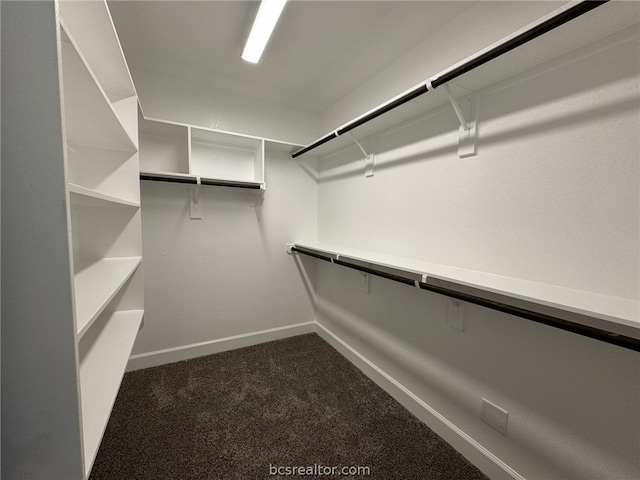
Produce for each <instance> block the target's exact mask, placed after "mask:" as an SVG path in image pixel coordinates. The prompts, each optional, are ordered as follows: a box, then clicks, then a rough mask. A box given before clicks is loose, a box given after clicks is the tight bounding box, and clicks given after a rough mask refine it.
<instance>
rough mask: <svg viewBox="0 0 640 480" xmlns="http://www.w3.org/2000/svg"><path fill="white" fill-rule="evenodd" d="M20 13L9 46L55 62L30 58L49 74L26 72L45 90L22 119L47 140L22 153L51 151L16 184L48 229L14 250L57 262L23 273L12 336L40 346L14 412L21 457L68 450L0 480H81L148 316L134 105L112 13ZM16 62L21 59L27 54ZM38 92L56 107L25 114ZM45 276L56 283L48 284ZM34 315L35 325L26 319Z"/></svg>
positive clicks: (28, 212) (9, 470) (38, 7)
mask: <svg viewBox="0 0 640 480" xmlns="http://www.w3.org/2000/svg"><path fill="white" fill-rule="evenodd" d="M20 3H22V2H20ZM24 3H25V5H24V6H23V5H13V6H12V7H11V8H9V9H7V10H8V12H9V15H10V16H11V19H10V20H9V22H11V24H12V25H15V30H13V35H15V36H16V37H17V36H19V35H22V36H23V38H22V39H18V38H12V40H15V42H14V43H19V42H20V41H23V42H24V41H27V42H29V43H28V45H29V49H34V50H39V51H40V50H41V51H42V52H43V53H42V54H41V55H42V56H43V57H45V60H44V61H40V60H36V61H34V60H33V59H32V60H31V62H32V63H31V65H40V66H39V67H38V68H39V70H37V71H36V70H34V69H33V67H32V69H31V70H30V69H29V68H25V69H24V70H22V71H21V73H20V75H22V76H23V78H21V79H20V82H21V83H25V84H28V82H31V83H35V82H41V84H40V85H36V86H33V85H32V86H31V87H30V89H28V88H26V87H25V90H24V92H25V93H23V95H24V97H23V98H21V104H22V105H25V107H24V111H29V110H28V109H29V108H32V109H33V111H36V110H37V109H38V108H39V109H40V110H41V112H40V115H39V116H41V117H43V118H44V119H43V120H42V121H41V122H40V121H39V120H38V118H37V116H36V120H37V121H38V125H39V127H40V128H41V130H42V131H41V132H40V136H39V138H38V140H37V142H33V140H31V139H27V140H26V142H27V144H28V143H31V142H33V143H35V144H37V145H38V146H39V147H40V148H42V150H43V151H44V152H46V153H45V154H44V155H40V156H39V157H33V156H30V155H29V153H28V152H27V153H26V154H24V155H23V158H19V159H20V161H21V162H22V166H21V169H20V170H16V172H18V173H16V174H15V182H16V183H23V184H24V182H25V180H24V179H22V178H20V176H21V175H25V176H27V178H28V180H27V182H28V183H29V189H28V190H30V191H32V192H33V196H32V197H31V198H30V199H28V198H26V197H25V201H23V202H18V205H19V207H18V208H19V209H21V212H20V213H21V215H22V216H23V217H24V218H25V219H29V222H31V223H38V231H37V233H34V232H31V233H30V234H28V235H27V234H23V235H22V237H24V245H20V239H18V240H17V243H16V245H17V247H16V248H18V249H19V250H18V251H19V252H22V255H23V256H25V257H34V258H35V257H37V256H38V255H46V253H47V248H48V247H49V244H50V248H51V251H50V253H49V256H50V257H52V258H53V257H55V259H56V261H55V262H54V261H49V260H48V259H47V258H46V257H44V256H43V258H41V259H40V261H39V263H38V266H37V268H34V267H29V263H28V262H26V261H25V262H24V265H23V266H22V267H21V268H20V275H21V281H24V282H25V283H26V284H27V285H29V286H30V288H31V289H27V293H25V294H24V295H17V296H16V298H15V300H14V306H13V309H14V311H16V312H22V313H20V314H19V320H20V322H19V323H16V322H15V321H12V325H14V326H15V325H20V326H19V328H23V329H25V331H28V332H31V333H30V335H31V337H32V342H27V343H25V344H24V345H21V347H20V348H21V349H22V356H18V355H16V356H15V357H14V359H13V363H11V366H10V369H11V371H12V372H18V371H19V372H23V373H22V375H23V376H25V377H26V378H27V380H28V382H29V389H26V390H23V391H20V393H16V394H15V395H16V396H15V398H12V401H11V402H7V405H8V408H9V411H11V412H12V413H10V416H12V417H13V418H15V420H14V421H15V424H14V425H12V426H11V427H10V428H11V429H12V434H11V438H13V439H15V440H14V441H15V442H16V445H23V446H24V447H23V448H27V446H28V445H32V444H36V443H37V442H38V441H39V440H38V439H47V440H46V442H51V443H52V444H55V445H59V447H54V449H53V450H50V451H48V453H47V454H46V455H38V453H37V452H36V451H34V452H32V453H31V454H30V455H29V459H28V462H21V461H20V460H19V459H16V460H12V459H9V460H7V459H6V458H3V473H6V474H7V476H8V477H11V478H65V479H69V480H75V479H83V480H84V479H86V478H88V477H89V474H90V472H91V467H92V465H93V462H94V459H95V456H96V453H97V451H98V448H99V445H100V441H101V439H102V435H103V433H104V430H105V428H106V425H107V422H108V419H109V415H110V413H111V409H112V407H113V404H114V401H115V398H116V395H117V392H118V389H119V387H120V382H121V380H122V377H123V375H124V371H125V366H126V363H127V361H128V358H129V355H130V352H131V349H132V347H133V343H134V341H135V338H136V335H137V332H138V330H139V329H140V326H141V323H142V318H143V314H144V304H143V288H142V285H143V283H142V266H141V264H142V236H141V215H140V185H139V178H138V176H139V155H138V126H137V120H138V113H137V109H138V102H137V94H136V91H135V88H134V85H133V82H132V80H131V76H130V73H129V70H128V68H127V65H126V61H125V59H124V56H123V53H122V50H121V47H120V44H119V41H118V38H117V34H116V31H115V28H114V26H113V22H112V19H111V15H110V13H109V10H108V6H107V4H106V2H104V1H72V0H59V1H57V2H55V3H54V2H37V3H35V4H32V5H27V4H31V3H32V2H24ZM3 14H5V9H4V6H3ZM3 19H4V18H3ZM6 25H7V24H5V23H4V22H3V37H4V33H5V32H4V27H5V26H6ZM53 26H55V30H54V29H53V28H52V27H53ZM12 53H13V52H12ZM56 53H57V55H56ZM4 54H5V50H4V49H3V55H4ZM13 54H14V55H15V56H16V58H21V56H23V55H24V52H23V51H16V52H15V53H13ZM33 55H34V56H37V55H38V54H36V53H34V54H33ZM52 58H53V59H55V62H54V61H52ZM3 60H4V59H3ZM20 61H21V60H20ZM25 62H27V63H28V61H27V60H25ZM3 65H4V62H3ZM34 78H36V79H37V80H34ZM20 82H18V83H20ZM42 85H52V86H53V87H54V88H52V89H50V90H49V91H48V95H49V97H48V98H45V99H40V100H39V103H36V101H35V100H34V101H33V102H34V105H33V106H26V105H31V104H30V103H29V102H30V101H31V99H30V98H28V96H30V95H35V93H34V92H40V91H41V90H42V89H43V88H44V87H43V86H42ZM58 87H59V88H58ZM3 90H4V85H3ZM3 95H4V91H3ZM52 97H55V98H52ZM26 115H27V114H25V118H26ZM32 121H33V120H32ZM17 124H18V121H16V125H17ZM21 127H22V130H24V125H21ZM31 136H32V135H31ZM30 148H31V147H30ZM3 170H4V169H3ZM45 170H46V172H47V173H46V174H44V173H43V172H44V171H45ZM3 174H4V172H3ZM13 180H14V179H13V178H12V181H13ZM60 180H62V181H60ZM27 194H28V192H25V195H27ZM9 198H10V197H9ZM52 204H53V207H52V208H53V210H51V211H48V210H47V209H49V206H50V205H52ZM47 212H48V213H47ZM38 219H39V221H38ZM61 226H62V227H61ZM16 235H17V234H16ZM27 237H28V239H27ZM38 245H40V246H38ZM65 247H66V248H65ZM65 250H66V251H65ZM25 253H26V255H25ZM67 258H68V260H67ZM12 276H14V277H15V275H12ZM41 278H48V279H49V281H48V282H47V283H46V284H43V283H39V279H41ZM23 290H24V288H23ZM56 305H58V306H62V307H61V308H58V309H56V308H55V306H56ZM34 309H35V310H37V314H33V312H32V313H28V312H29V311H33V310H34ZM3 327H4V324H3ZM16 328H17V327H16ZM35 332H38V335H41V337H42V338H40V337H38V336H37V335H35ZM47 337H48V338H47ZM22 338H28V335H27V336H26V337H25V335H24V334H16V335H15V339H16V341H17V342H19V341H20V340H21V339H22ZM47 341H48V344H47ZM35 359H42V360H41V361H40V360H38V361H35ZM38 362H40V363H38ZM4 367H5V364H3V368H4ZM24 372H27V373H26V374H25V373H24ZM14 374H15V373H14ZM61 399H62V400H61ZM3 400H4V398H3ZM12 405H15V406H16V407H15V408H14V410H11V408H12ZM4 407H5V405H4V404H3V408H4ZM41 412H47V413H46V416H48V417H52V416H55V418H56V420H50V419H49V418H41V415H42V413H41ZM14 414H15V415H14ZM29 417H32V418H29ZM4 427H5V425H4V424H3V428H4ZM3 440H4V439H3ZM29 448H30V447H29Z"/></svg>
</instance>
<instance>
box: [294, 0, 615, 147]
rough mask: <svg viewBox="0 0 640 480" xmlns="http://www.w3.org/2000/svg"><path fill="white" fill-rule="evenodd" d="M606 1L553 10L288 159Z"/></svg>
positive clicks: (588, 0) (593, 0) (591, 1)
mask: <svg viewBox="0 0 640 480" xmlns="http://www.w3.org/2000/svg"><path fill="white" fill-rule="evenodd" d="M608 1H609V0H584V1H582V2H580V3H577V4H572V5H570V6H565V7H562V8H560V9H558V10H555V11H554V12H552V13H551V14H549V15H548V16H546V17H543V18H542V19H540V20H538V21H537V22H535V23H533V24H531V25H530V26H529V27H526V28H524V29H523V30H520V31H518V32H516V33H515V34H513V35H511V36H509V37H506V38H504V39H503V40H502V41H500V42H499V43H497V44H494V45H492V46H490V47H488V48H486V49H484V50H481V51H480V52H478V53H476V54H475V55H473V56H471V57H469V58H467V59H466V60H463V61H462V62H460V63H458V64H456V65H453V66H451V67H449V68H447V69H445V70H443V71H442V72H440V73H439V74H437V75H434V76H433V77H431V78H430V79H428V80H427V81H425V82H424V83H421V84H419V85H416V86H415V87H413V88H411V89H410V90H408V91H406V92H404V93H402V94H400V95H399V96H397V97H394V98H393V99H391V100H389V101H388V102H386V103H383V104H382V105H380V106H378V107H377V108H375V109H373V110H371V111H370V112H368V113H366V114H364V115H362V116H360V117H358V118H356V119H355V120H352V121H351V122H349V123H347V124H345V125H343V126H342V127H340V128H338V129H337V130H335V131H334V132H331V133H329V134H327V135H325V136H324V137H321V138H319V139H318V140H316V141H315V142H313V143H312V144H310V145H307V146H306V147H304V148H301V149H300V150H296V151H295V152H293V153H292V154H291V158H296V157H298V156H300V155H303V154H305V153H307V152H309V151H311V150H313V149H314V148H317V147H319V146H321V145H324V144H325V143H327V142H329V141H331V140H333V139H334V138H337V137H339V136H340V135H343V134H345V133H347V132H349V131H350V130H353V129H354V128H357V127H359V126H361V125H363V124H365V123H367V122H369V121H371V120H373V119H374V118H377V117H379V116H380V115H382V114H384V113H386V112H388V111H390V110H393V109H395V108H397V107H399V106H401V105H403V104H405V103H407V102H409V101H411V100H413V99H414V98H417V97H419V96H420V95H423V94H425V93H427V92H428V91H429V90H433V89H435V88H437V87H439V86H440V85H443V84H445V83H447V82H450V81H451V80H453V79H455V78H457V77H459V76H461V75H463V74H465V73H467V72H469V71H470V70H473V69H474V68H477V67H479V66H481V65H483V64H485V63H487V62H489V61H490V60H493V59H494V58H497V57H499V56H500V55H503V54H505V53H507V52H509V51H511V50H513V49H514V48H517V47H519V46H521V45H524V44H525V43H527V42H530V41H531V40H533V39H535V38H537V37H539V36H540V35H543V34H545V33H547V32H549V31H551V30H553V29H555V28H557V27H559V26H561V25H564V24H565V23H567V22H569V21H571V20H573V19H575V18H577V17H579V16H581V15H583V14H585V13H587V12H590V11H591V10H593V9H594V8H596V7H599V6H600V5H603V4H605V3H607V2H608Z"/></svg>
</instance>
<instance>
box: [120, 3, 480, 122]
mask: <svg viewBox="0 0 640 480" xmlns="http://www.w3.org/2000/svg"><path fill="white" fill-rule="evenodd" d="M472 3H473V2H462V1H328V0H324V1H302V0H291V1H289V3H288V4H287V5H286V6H285V9H284V11H283V13H282V17H281V18H280V22H279V23H278V25H277V26H276V30H275V32H274V34H273V36H272V37H271V40H270V42H269V44H268V45H267V48H266V50H265V52H264V54H263V56H262V59H261V60H260V63H259V64H257V65H256V64H250V63H246V62H244V61H243V60H242V59H241V58H240V52H241V49H242V46H243V44H244V40H245V38H246V36H247V34H248V30H249V28H250V26H251V23H252V21H253V17H254V15H255V11H256V9H257V2H255V1H243V0H233V1H219V0H218V1H176V2H173V1H149V0H147V1H112V2H110V3H109V7H110V9H111V13H112V16H113V20H114V23H115V25H116V29H117V31H118V35H119V37H120V41H121V43H122V47H123V50H124V52H125V55H126V57H127V60H128V62H129V65H130V67H131V68H132V69H140V70H147V71H151V72H155V73H158V74H162V75H167V76H170V77H174V78H179V79H185V80H190V81H195V82H199V83H206V84H209V85H211V86H214V87H216V88H220V89H223V90H225V91H227V90H228V91H233V92H236V93H241V94H246V95H250V96H252V97H258V98H261V99H264V100H269V101H272V102H277V103H281V104H285V105H288V106H291V107H295V108H299V109H302V110H306V111H311V112H317V113H320V112H322V111H323V110H325V109H326V108H328V107H330V106H331V105H333V104H334V103H336V102H337V101H338V100H340V99H341V98H342V97H344V96H345V95H346V94H348V93H349V92H351V91H352V90H354V89H355V88H356V87H357V86H358V85H360V84H362V83H364V82H365V81H366V80H367V79H368V78H369V77H371V76H372V75H375V74H376V73H377V72H379V71H381V70H382V69H384V68H385V67H386V66H388V65H389V64H391V63H392V62H393V61H394V60H396V59H397V58H398V57H399V56H401V55H402V54H403V53H404V52H406V51H407V50H409V49H410V48H412V47H414V46H415V45H417V44H418V43H420V42H421V41H422V40H424V39H425V38H426V37H428V36H429V35H430V34H431V33H433V32H434V31H435V30H437V29H438V28H439V27H440V26H442V25H444V24H445V23H447V22H448V21H450V20H451V19H452V18H454V17H455V16H456V15H458V14H460V13H461V12H462V11H463V10H465V9H466V8H469V7H470V6H471V4H472Z"/></svg>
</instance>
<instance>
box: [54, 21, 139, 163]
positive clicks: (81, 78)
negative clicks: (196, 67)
mask: <svg viewBox="0 0 640 480" xmlns="http://www.w3.org/2000/svg"><path fill="white" fill-rule="evenodd" d="M62 27H63V28H62V29H61V31H62V42H61V49H62V70H63V81H62V83H63V89H64V109H65V124H66V127H67V138H68V139H69V140H70V141H72V142H73V143H75V144H78V145H92V146H94V147H100V148H110V149H114V150H123V151H130V152H136V151H137V146H136V143H135V142H134V140H132V138H131V137H130V135H129V133H128V132H127V129H126V127H125V125H123V124H122V122H121V121H120V118H119V117H118V115H117V114H116V112H115V110H114V108H113V106H112V105H111V101H110V100H109V98H108V97H107V95H106V94H105V92H104V90H103V89H102V87H101V86H100V84H99V83H97V79H96V77H95V75H94V74H93V72H92V71H91V70H90V68H89V66H88V65H87V64H86V62H85V60H84V59H83V58H82V56H81V54H80V53H79V51H78V49H77V48H76V46H75V45H74V43H75V42H74V41H73V39H72V38H71V37H70V36H69V34H68V32H66V30H65V29H64V25H63V26H62Z"/></svg>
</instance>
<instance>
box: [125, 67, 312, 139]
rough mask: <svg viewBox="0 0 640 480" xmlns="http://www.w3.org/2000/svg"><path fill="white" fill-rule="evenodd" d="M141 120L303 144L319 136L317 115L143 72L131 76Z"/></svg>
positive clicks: (133, 73)
mask: <svg viewBox="0 0 640 480" xmlns="http://www.w3.org/2000/svg"><path fill="white" fill-rule="evenodd" d="M131 74H132V77H133V80H134V83H135V85H136V89H137V91H138V95H139V100H140V105H141V106H142V109H143V110H144V114H145V116H147V117H149V118H157V119H162V120H169V121H173V122H182V123H187V124H192V125H200V126H203V127H206V128H213V129H216V130H224V131H228V132H234V133H241V134H246V135H254V136H257V137H263V138H268V139H271V140H277V141H281V142H288V143H294V144H295V143H297V144H300V145H303V144H306V143H309V142H311V141H312V140H314V139H315V138H316V137H317V136H318V133H317V132H318V116H317V115H316V114H312V113H309V112H305V111H301V110H297V109H294V108H291V107H286V106H282V105H278V104H275V103H271V102H267V101H264V100H260V99H259V98H257V97H248V96H246V95H239V94H237V93H233V92H225V91H220V90H216V89H215V88H212V87H211V86H210V85H206V84H198V83H193V82H186V81H181V80H177V79H174V78H170V77H165V76H161V75H157V74H155V73H151V72H147V71H144V70H132V72H131Z"/></svg>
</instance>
